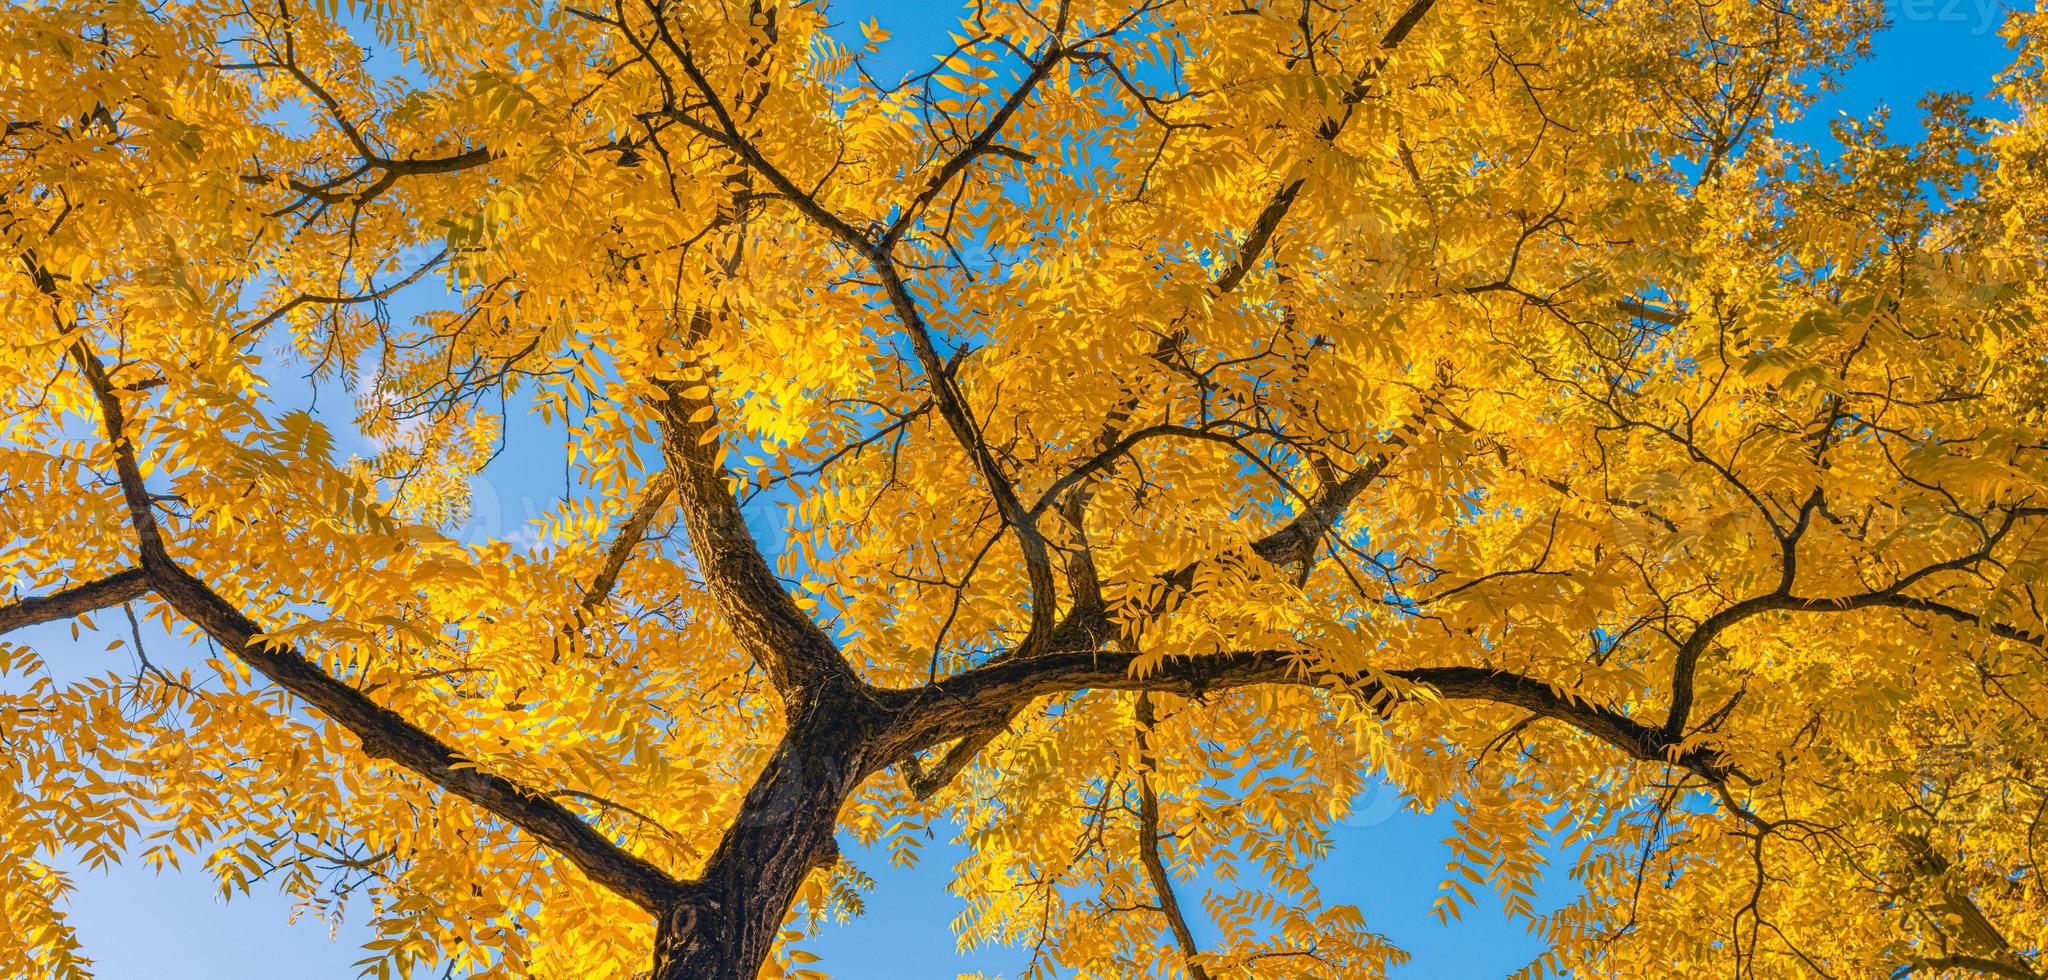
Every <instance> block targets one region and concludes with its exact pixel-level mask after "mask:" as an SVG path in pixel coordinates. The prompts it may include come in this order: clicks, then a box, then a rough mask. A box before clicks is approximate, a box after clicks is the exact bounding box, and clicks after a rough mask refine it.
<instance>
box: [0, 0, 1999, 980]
mask: <svg viewBox="0 0 2048 980" xmlns="http://www.w3.org/2000/svg"><path fill="white" fill-rule="evenodd" d="M832 9H833V10H834V12H835V16H836V17H838V18H840V19H843V20H844V21H846V22H847V24H848V26H849V27H851V25H852V24H853V22H855V21H858V20H866V19H868V18H869V17H874V18H876V19H878V20H880V21H881V23H882V25H883V26H884V27H887V28H888V29H890V31H891V32H892V33H893V35H894V37H893V39H892V40H891V41H890V42H888V44H887V45H886V46H885V50H884V57H885V58H886V59H887V60H888V62H889V65H888V67H889V68H890V69H891V70H899V71H900V70H902V69H903V68H906V67H910V66H918V67H922V65H923V64H924V63H925V59H926V58H928V57H929V56H930V55H931V54H932V53H933V52H936V51H939V50H942V49H943V48H944V46H945V45H946V41H945V31H946V30H947V29H949V28H950V27H952V26H953V25H952V22H951V14H952V12H953V11H955V10H957V8H956V7H954V6H952V5H949V4H908V3H897V4H892V3H887V2H877V0H860V2H851V3H847V2H841V3H835V4H834V5H833V8H832ZM1889 9H1890V13H1891V17H1892V26H1891V27H1890V28H1889V29H1887V30H1886V31H1884V32H1883V33H1882V34H1881V35H1879V36H1878V37H1877V39H1876V44H1875V51H1874V53H1873V56H1872V57H1871V58H1870V59H1869V60H1868V61H1866V62H1864V63H1862V64H1861V65H1859V66H1857V67H1856V68H1855V69H1853V70H1852V71H1850V72H1849V73H1848V74H1847V76H1846V77H1845V78H1844V79H1843V85H1842V88H1841V90H1840V91H1838V92H1836V93H1834V94H1832V95H1830V96H1829V97H1827V98H1826V99H1825V100H1823V102H1822V103H1821V104H1820V105H1819V106H1817V107H1816V109H1815V111H1814V112H1813V113H1812V114H1811V115H1810V116H1809V117H1808V118H1807V119H1806V120H1805V121H1803V122H1802V123H1801V124H1800V125H1799V126H1798V127H1797V129H1796V130H1795V131H1794V132H1793V133H1791V134H1788V135H1794V136H1798V137H1802V138H1806V139H1811V140H1814V141H1816V142H1821V143H1824V142H1826V139H1827V137H1826V131H1825V128H1824V127H1825V123H1826V120H1827V119H1829V118H1832V117H1834V116H1835V115H1836V114H1838V113H1848V114H1850V115H1853V116H1862V115H1866V114H1868V113H1870V112H1872V111H1873V110H1875V109H1876V108H1878V107H1879V106H1880V105H1889V106H1891V107H1892V109H1893V113H1894V119H1895V125H1896V126H1899V127H1900V135H1901V136H1902V137H1904V136H1906V135H1908V134H1910V133H1913V132H1917V129H1918V126H1917V122H1916V118H1917V110H1916V109H1914V104H1915V103H1916V102H1917V101H1918V100H1919V98H1920V97H1921V95H1922V94H1924V93H1925V92H1927V91H1930V90H1938V91H1969V92H1982V91H1984V90H1985V89H1986V87H1987V85H1988V82H1989V80H1990V78H1991V76H1992V74H1993V73H1994V72H1995V71H1996V70H1997V69H1998V68H1999V67H2001V66H2003V65H2004V64H2006V63H2007V61H2008V60H2009V58H2008V55H2007V53H2006V51H2005V50H2004V48H2003V45H2002V43H2001V42H2000V40H1999V39H1998V38H1997V37H1996V35H1995V33H1994V31H1995V28H1996V25H1997V23H1998V20H1999V16H2000V15H1999V8H1998V7H1996V6H1994V5H1992V4H1991V3H1989V2H1988V0H1890V3H1889ZM856 36H857V35H856ZM325 400H327V401H338V400H339V399H334V398H332V395H330V396H329V398H328V399H325ZM520 428H521V427H520V426H517V425H515V426H514V432H515V434H518V433H519V432H520ZM529 434H530V435H532V436H534V437H535V439H534V441H535V443H537V444H539V445H541V446H545V447H547V448H545V449H544V450H542V451H537V452H533V453H531V454H529V453H524V452H516V451H515V452H512V453H508V454H507V455H506V457H505V458H501V459H500V461H499V462H498V463H497V464H494V466H493V467H492V471H491V472H488V473H487V474H486V478H487V479H486V480H485V481H484V489H485V493H484V494H483V499H482V500H480V501H479V514H480V516H481V517H482V518H483V520H482V522H481V523H482V526H480V527H479V528H478V530H481V531H485V532H488V533H496V534H508V533H511V532H512V531H514V530H516V529H517V527H518V526H519V525H520V524H521V523H523V522H524V521H525V520H527V519H529V518H531V517H534V516H538V513H539V507H540V506H541V504H542V502H551V501H552V500H553V499H554V498H555V497H556V496H557V494H558V490H559V483H558V482H553V481H555V480H558V479H559V477H558V476H557V477H553V478H549V477H546V474H548V473H550V472H552V473H554V474H559V473H560V472H561V470H560V466H559V462H555V463H548V462H547V460H548V459H550V458H552V459H555V460H559V456H558V455H555V456H551V454H553V453H556V452H558V450H557V449H555V448H553V446H552V445H551V444H549V443H548V441H547V439H546V437H545V435H544V434H543V433H539V432H531V433H529ZM537 474H538V475H537ZM18 639H23V640H26V641H28V642H31V643H34V644H35V645H36V646H37V647H38V648H39V649H40V650H42V651H43V653H44V654H45V656H46V658H47V659H48V661H49V662H50V663H51V664H52V665H53V667H54V666H58V665H66V664H68V665H70V666H74V667H76V668H78V670H79V672H80V673H84V672H87V671H103V670H106V669H109V667H110V666H115V667H116V668H117V669H118V666H119V665H108V664H107V663H106V662H105V658H106V657H108V656H121V655H120V654H108V653H106V652H104V650H103V642H100V641H95V640H94V639H93V638H92V637H87V638H86V639H85V640H84V641H83V642H80V643H75V644H74V643H72V642H71V641H70V639H69V633H68V629H66V628H62V627H57V626H52V627H46V628H43V629H40V630H37V631H35V632H34V633H32V634H30V635H28V636H25V637H19V638H18ZM168 643H169V641H168V640H167V639H165V640H161V641H160V642H159V644H158V645H157V646H156V647H153V648H152V653H153V654H154V653H155V652H156V650H157V649H161V647H162V646H164V645H167V644H168ZM1360 813H1361V815H1360V816H1359V817H1358V818H1355V819H1354V820H1353V821H1352V822H1351V823H1350V824H1349V825H1347V826H1346V827H1344V828H1343V829H1342V830H1341V831H1340V833H1339V835H1338V838H1337V841H1336V844H1337V846H1336V849H1335V855H1334V857H1333V858H1332V859H1331V860H1330V861H1328V862H1327V863H1326V864H1325V865H1324V867H1323V868H1322V870H1321V873H1320V883H1321V885H1322V887H1323V889H1324V891H1325V893H1326V894H1327V895H1328V896H1329V897H1331V898H1332V899H1333V900H1343V901H1350V902H1354V903H1356V904H1358V905H1359V906H1360V907H1361V908H1362V909H1363V910H1364V912H1365V914H1366V918H1367V921H1368V922H1370V923H1371V924H1372V926H1373V927H1374V928H1376V929H1379V930H1381V931H1384V932H1386V933H1388V934H1390V935H1391V936H1393V937H1394V938H1395V939H1396V940H1397V941H1399V942H1401V943H1402V944H1403V945H1405V946H1406V947H1407V948H1408V949H1409V950H1410V951H1411V952H1413V953H1414V954H1415V960H1414V962H1413V963H1411V964H1410V965H1409V966H1408V967H1406V968H1405V969H1404V970H1402V971H1401V973H1400V974H1399V975H1400V976H1403V977H1408V978H1432V977H1457V978H1472V977H1489V976H1501V975H1503V974H1505V973H1507V972H1509V971H1512V970H1514V969H1516V968H1518V967H1520V966H1521V965H1522V964H1524V963H1526V962H1527V961H1528V960H1529V959H1530V957H1532V956H1533V955H1534V954H1535V953H1536V952H1537V951H1538V947H1537V944H1536V943H1535V942H1534V941H1533V940H1532V939H1531V938H1530V937H1528V936H1527V935H1526V934H1525V932H1524V931H1523V929H1522V927H1521V926H1520V925H1518V924H1514V923H1509V922H1507V921H1506V920H1505V919H1504V918H1503V917H1502V916H1501V915H1500V913H1499V909H1498V906H1497V905H1490V904H1485V903H1482V904H1481V905H1480V906H1479V907H1477V908H1475V909H1472V910H1471V911H1469V912H1468V913H1467V915H1466V917H1465V918H1464V920H1462V921H1460V922H1455V923H1453V924H1451V925H1449V926H1443V925H1439V924H1438V923H1437V922H1436V921H1435V920H1434V919H1433V918H1431V917H1430V916H1429V915H1428V908H1429V905H1430V902H1431V901H1432V899H1433V898H1434V894H1435V891H1434V889H1435V886H1436V883H1437V882H1438V881H1439V880H1441V879H1442V877H1443V866H1444V862H1445V861H1446V860H1447V859H1448V851H1447V849H1446V848H1445V847H1444V846H1443V844H1442V839H1443V838H1444V837H1445V836H1447V835H1448V833H1449V818H1448V816H1424V815H1417V814H1412V813H1407V812H1404V811H1402V810H1400V809H1399V807H1398V806H1396V805H1395V804H1394V803H1393V801H1392V800H1391V799H1390V798H1387V797H1385V796H1384V794H1383V796H1382V798H1379V799H1374V800H1370V801H1367V802H1366V803H1365V804H1363V805H1362V806H1361V807H1360ZM846 853H847V855H848V857H850V858H852V859H853V860H854V861H855V862H856V863H858V864H860V865H861V866H862V867H863V868H864V869H866V870H867V871H869V872H870V873H871V874H873V875H874V876H875V878H876V881H877V885H876V888H875V890H874V892H873V893H872V894H871V895H870V896H869V899H868V914H867V915H866V916H865V917H863V918H861V919H857V920H855V921H853V922H852V923H850V924H848V925H846V926H843V927H837V928H830V929H828V930H826V931H825V933H824V934H823V935H822V936H820V937H818V938H817V939H816V940H815V941H813V942H812V943H810V944H809V945H808V948H810V949H811V950H812V951H813V952H817V953H819V954H821V955H822V956H823V957H824V960H823V963H821V964H820V965H821V966H823V967H824V968H826V969H829V970H830V971H831V972H832V973H834V974H835V975H837V976H841V977H847V978H853V980H864V978H897V977H949V976H952V975H954V974H955V973H957V972H960V971H966V970H980V971H983V972H987V973H991V974H1004V973H1013V972H1015V970H1016V969H1017V968H1018V967H1019V966H1021V964H1022V963H1023V958H1022V956H1021V955H1020V954H1019V953H1017V952H1015V951H1011V950H1002V949H996V950H978V951H974V952H972V953H968V954H960V953H958V952H956V950H955V947H954V942H953V938H952V933H951V931H950V928H949V922H950V920H951V919H952V918H953V916H955V915H956V914H957V913H958V912H959V911H960V909H961V904H960V902H959V901H958V900H956V899H954V898H952V897H951V896H949V895H947V894H946V891H945V886H946V882H947V880H948V877H949V868H950V865H951V863H952V862H953V860H955V859H956V858H957V855H958V852H957V850H954V849H952V848H951V847H950V846H949V845H946V844H945V843H944V842H943V841H935V842H934V843H933V845H932V846H930V847H927V848H926V856H925V860H924V863H923V864H922V865H921V866H920V867H917V868H915V869H909V870H903V869H892V868H890V867H889V865H888V862H887V859H886V856H885V855H883V854H881V853H872V852H865V851H863V850H862V849H860V848H857V847H851V846H849V847H847V849H846ZM191 863H192V864H194V865H196V864H197V862H196V861H194V862H191ZM75 881H76V883H77V885H78V890H77V893H76V895H75V897H74V900H73V903H72V906H71V910H70V911H71V915H72V921H73V923H74V925H75V926H76V927H77V929H78V931H79V933H80V937H81V939H82V940H83V942H84V944H85V946H86V950H87V952H88V953H89V954H90V955H91V956H93V957H94V959H95V960H97V961H98V964H99V974H100V976H101V977H103V978H106V980H201V978H204V980H235V978H243V977H275V976H287V977H307V978H326V977H335V978H343V977H350V976H353V975H354V974H355V971H354V969H353V968H352V966H351V964H352V963H353V962H354V961H355V960H357V959H358V958H360V956H361V955H362V954H361V953H360V952H359V951H358V950H357V944H358V943H359V942H360V941H361V940H363V939H365V938H367V936H366V935H364V933H362V932H361V931H360V930H359V929H356V928H351V927H347V926H344V927H343V928H341V929H340V930H338V931H337V932H336V933H335V934H334V935H332V936H331V937H330V934H329V930H328V929H327V928H326V926H325V925H324V924H321V923H315V922H310V921H309V922H301V923H298V924H296V925H287V924H286V923H287V919H288V918H289V917H290V914H291V910H290V906H289V904H288V903H287V902H285V901H284V900H282V899H280V898H278V897H276V896H274V895H268V894H263V893H260V892H259V893H258V894H255V895H252V896H248V897H243V898H238V899H237V900H236V901H234V902H233V903H224V902H222V901H221V900H220V898H219V896H218V893H217V891H216V890H215V888H214V886H213V883H212V881H211V879H210V878H209V877H208V876H207V875H205V874H204V873H203V872H199V873H185V874H172V875H163V876H159V875H155V874H153V873H151V872H149V871H147V870H146V869H143V868H141V867H139V866H132V867H126V868H119V869H115V870H113V871H111V872H107V873H97V872H83V871H81V872H78V873H77V874H76V877H75ZM1569 887H1570V886H1569V883H1568V882H1552V883H1550V884H1549V885H1547V886H1546V889H1545V891H1546V892H1547V894H1546V896H1545V898H1546V899H1547V900H1548V901H1549V902H1551V903H1555V902H1557V901H1561V900H1563V899H1565V898H1568V897H1569ZM1482 897H1484V896H1482Z"/></svg>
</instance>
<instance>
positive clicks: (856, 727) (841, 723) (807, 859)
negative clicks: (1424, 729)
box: [653, 687, 887, 980]
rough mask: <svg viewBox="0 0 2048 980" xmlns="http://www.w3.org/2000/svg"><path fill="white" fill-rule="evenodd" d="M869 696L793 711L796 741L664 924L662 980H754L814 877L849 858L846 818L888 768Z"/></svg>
mask: <svg viewBox="0 0 2048 980" xmlns="http://www.w3.org/2000/svg"><path fill="white" fill-rule="evenodd" d="M861 694H862V691H861V689H860V688H853V687H843V688H833V689H830V690H829V693H827V694H826V695H825V696H823V697H820V698H818V699H816V700H815V701H813V702H811V703H809V704H806V705H802V706H801V707H800V708H793V710H795V711H799V712H800V714H801V717H792V718H791V719H790V721H789V725H790V727H789V732H788V734H787V735H785V736H784V737H783V739H782V742H781V744H780V745H778V746H777V747H776V750H775V755H774V756H773V757H772V758H770V759H769V761H768V765H767V766H766V767H765V768H763V769H762V771H761V775H760V776H759V778H757V779H756V780H755V782H754V785H753V787H752V788H751V789H750V790H749V791H748V792H747V797H746V800H745V801H744V802H742V803H741V805H740V811H739V814H738V816H736V817H735V818H734V820H733V823H732V826H731V827H730V828H728V829H727V831H726V834H725V838H724V839H723V840H722V841H720V842H719V845H718V850H717V851H716V852H714V853H713V854H712V856H711V860H710V863H709V864H707V865H706V866H705V868H704V871H703V874H702V876H701V877H700V878H698V879H697V880H696V881H693V882H690V883H688V884H685V885H684V886H683V889H682V893H681V897H680V898H678V899H677V901H676V902H675V903H674V904H673V905H672V906H671V907H670V908H669V909H668V910H667V911H666V912H664V913H663V914H662V915H661V917H660V920H659V923H658V926H657V932H656V935H655V946H654V971H653V980H754V978H755V977H757V976H758V975H759V974H760V970H761V967H762V964H764V963H766V962H767V960H768V956H769V953H770V952H771V951H772V949H773V948H774V945H775V937H776V934H777V932H778V931H779V930H780V929H781V928H782V923H783V920H784V919H786V918H787V917H788V915H789V910H790V907H791V906H792V905H793V904H794V903H795V902H796V897H797V893H798V891H799V890H800V889H801V888H802V887H803V883H804V879H805V878H806V877H807V876H809V874H810V873H811V871H813V870H814V869H818V868H824V867H829V866H830V865H831V864H832V863H833V862H835V861H837V860H838V858H839V848H838V844H837V842H836V841H835V840H834V837H833V831H834V828H835V826H836V825H837V823H838V818H839V808H840V806H841V804H843V803H844V802H845V801H846V799H847V798H848V797H849V796H850V795H851V794H852V793H853V791H854V789H855V788H857V787H858V786H859V785H860V782H861V780H863V779H865V778H867V776H868V775H870V774H871V773H872V772H874V771H875V769H876V768H878V767H879V765H878V764H886V762H887V760H886V759H881V758H878V756H877V754H876V753H875V752H874V747H875V745H876V741H877V739H876V734H877V726H876V723H877V722H878V721H879V718H880V716H879V714H878V712H877V711H876V710H875V708H874V706H873V704H872V702H870V701H868V700H867V699H865V698H863V697H862V696H861Z"/></svg>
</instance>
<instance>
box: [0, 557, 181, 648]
mask: <svg viewBox="0 0 2048 980" xmlns="http://www.w3.org/2000/svg"><path fill="white" fill-rule="evenodd" d="M149 589H150V586H149V575H148V574H147V573H145V572H144V571H143V570H142V569H140V568H130V569H127V570H125V571H120V572H115V573H114V574H112V575H109V576H107V577H106V578H103V579H98V580H96V581H92V582H86V583H84V584H82V585H74V586H72V587H70V588H68V589H65V590H63V591H61V592H54V593H51V594H50V595H45V596H28V597H26V598H22V599H16V600H15V601H13V602H11V603H8V604H6V605H4V606H0V633H11V632H13V631H15V630H18V629H22V628H24V627H28V626H34V625H36V624H38V623H48V622H53V621H55V620H59V619H71V618H73V617H76V616H83V615H85V614H86V613H89V612H92V611H94V610H96V609H105V608H107V607H109V606H118V605H120V604H121V603H124V602H127V601H129V600H131V599H140V598H142V597H143V596H146V595H148V594H149Z"/></svg>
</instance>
